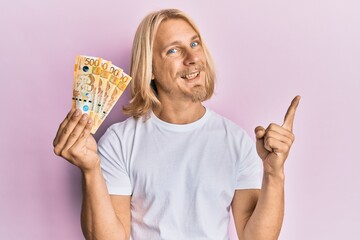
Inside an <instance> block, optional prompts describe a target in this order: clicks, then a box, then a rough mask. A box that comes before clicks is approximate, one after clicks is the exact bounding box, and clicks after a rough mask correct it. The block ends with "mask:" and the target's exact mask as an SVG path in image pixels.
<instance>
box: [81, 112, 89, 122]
mask: <svg viewBox="0 0 360 240" xmlns="http://www.w3.org/2000/svg"><path fill="white" fill-rule="evenodd" d="M87 118H88V115H87V114H86V113H85V114H84V115H83V116H82V118H81V121H85V120H86V119H87Z"/></svg>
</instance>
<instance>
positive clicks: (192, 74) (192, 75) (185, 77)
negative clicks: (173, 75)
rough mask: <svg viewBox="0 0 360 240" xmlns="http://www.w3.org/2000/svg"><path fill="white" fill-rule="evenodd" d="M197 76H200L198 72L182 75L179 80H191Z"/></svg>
mask: <svg viewBox="0 0 360 240" xmlns="http://www.w3.org/2000/svg"><path fill="white" fill-rule="evenodd" d="M199 75H200V72H192V73H189V74H184V75H182V76H181V78H182V79H186V80H193V79H195V78H196V77H197V76H199Z"/></svg>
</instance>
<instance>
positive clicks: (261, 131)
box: [255, 126, 265, 140]
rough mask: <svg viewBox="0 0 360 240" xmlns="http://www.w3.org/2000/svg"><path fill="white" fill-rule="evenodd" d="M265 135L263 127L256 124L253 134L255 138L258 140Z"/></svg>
mask: <svg viewBox="0 0 360 240" xmlns="http://www.w3.org/2000/svg"><path fill="white" fill-rule="evenodd" d="M264 135H265V128H263V127H262V126H258V127H256V128H255V136H256V140H260V139H261V138H263V137H264Z"/></svg>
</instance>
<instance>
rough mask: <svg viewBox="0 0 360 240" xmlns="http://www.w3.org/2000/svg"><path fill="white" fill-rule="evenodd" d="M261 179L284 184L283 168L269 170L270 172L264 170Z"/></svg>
mask: <svg viewBox="0 0 360 240" xmlns="http://www.w3.org/2000/svg"><path fill="white" fill-rule="evenodd" d="M263 179H264V181H267V182H273V183H280V184H284V182H285V174H284V171H283V169H281V170H279V171H271V172H269V171H264V176H263Z"/></svg>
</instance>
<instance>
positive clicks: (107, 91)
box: [72, 55, 131, 134]
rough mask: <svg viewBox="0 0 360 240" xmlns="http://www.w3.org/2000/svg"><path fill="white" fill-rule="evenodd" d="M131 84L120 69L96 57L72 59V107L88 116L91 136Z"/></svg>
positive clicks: (79, 56) (129, 79)
mask: <svg viewBox="0 0 360 240" xmlns="http://www.w3.org/2000/svg"><path fill="white" fill-rule="evenodd" d="M130 81H131V77H130V76H129V75H127V74H126V73H125V72H124V71H123V69H121V68H119V67H117V66H115V65H113V64H112V63H111V62H110V61H107V60H104V59H102V58H98V57H89V56H82V55H78V56H76V63H75V68H74V81H73V98H72V99H73V101H72V107H73V108H77V109H80V110H81V111H82V112H83V113H87V114H89V116H90V118H92V119H93V121H94V125H93V127H92V129H91V133H93V134H94V133H95V132H96V131H97V130H98V128H99V127H100V125H101V124H102V123H103V121H104V120H105V118H106V117H107V115H108V114H109V112H110V111H111V109H112V108H113V107H114V105H115V103H116V102H117V101H118V100H119V98H120V96H121V95H122V93H123V92H124V90H125V89H126V87H127V86H128V84H129V82H130Z"/></svg>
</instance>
